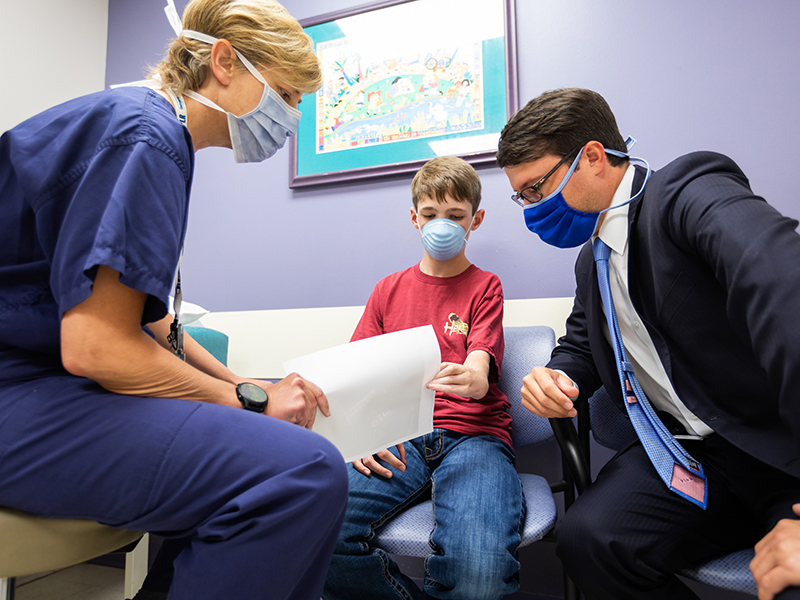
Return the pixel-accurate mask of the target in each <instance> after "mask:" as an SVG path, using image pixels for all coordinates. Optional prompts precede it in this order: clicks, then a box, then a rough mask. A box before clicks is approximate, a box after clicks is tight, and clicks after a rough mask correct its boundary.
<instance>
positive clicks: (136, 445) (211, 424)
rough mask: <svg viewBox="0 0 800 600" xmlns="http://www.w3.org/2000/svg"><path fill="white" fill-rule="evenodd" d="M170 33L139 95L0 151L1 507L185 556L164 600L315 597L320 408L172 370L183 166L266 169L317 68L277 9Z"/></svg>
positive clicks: (327, 474) (39, 129)
mask: <svg viewBox="0 0 800 600" xmlns="http://www.w3.org/2000/svg"><path fill="white" fill-rule="evenodd" d="M170 4H171V2H170ZM173 25H174V26H175V27H176V30H177V31H178V32H179V35H178V36H177V37H176V39H175V40H174V41H173V43H172V44H171V46H170V49H169V52H168V55H167V57H166V58H165V59H164V60H163V61H162V63H161V64H160V65H159V66H158V67H157V68H156V69H155V71H154V73H153V74H152V76H151V81H150V85H149V86H142V87H124V88H119V89H116V90H109V91H104V92H100V93H98V94H93V95H90V96H86V97H82V98H78V99H76V100H72V101H70V102H67V103H65V104H62V105H60V106H57V107H55V108H52V109H50V110H48V111H45V112H44V113H41V114H39V115H37V116H35V117H33V118H31V119H29V120H28V121H26V122H24V123H22V124H20V125H19V126H17V127H15V128H14V129H12V130H10V131H8V132H6V133H5V134H4V135H3V136H2V138H0V506H6V507H11V508H15V509H19V510H22V511H24V512H27V513H31V514H35V515H40V516H45V517H69V518H79V519H91V520H95V521H99V522H101V523H106V524H109V525H112V526H115V527H122V528H126V529H131V530H137V531H151V532H156V533H159V534H161V535H165V536H168V537H169V536H171V537H180V538H183V539H186V540H187V543H186V546H185V548H184V549H183V550H182V551H181V552H180V554H179V555H178V556H177V558H176V559H175V575H174V581H173V583H172V587H171V589H170V594H169V598H170V599H171V600H200V599H203V598H214V599H216V598H236V599H237V600H247V599H251V598H252V599H255V598H267V597H269V598H292V599H294V598H297V599H303V600H307V599H308V598H318V597H319V596H320V592H321V590H322V585H323V582H324V578H325V573H326V571H327V565H328V561H329V559H330V555H331V553H332V551H333V546H334V544H335V541H336V536H337V533H338V530H339V526H340V524H341V519H342V516H343V511H344V507H345V503H346V500H347V476H346V474H345V467H344V462H343V460H342V458H341V456H340V455H339V453H338V452H337V451H336V449H335V448H334V447H333V446H331V445H330V444H329V443H328V442H327V441H326V440H324V439H323V438H321V437H320V436H317V435H316V434H313V433H311V432H310V431H308V430H307V429H305V428H310V427H311V424H312V423H313V420H314V416H315V415H316V411H317V407H319V408H320V409H321V411H322V412H323V413H324V414H325V413H327V412H328V406H327V399H326V398H325V395H324V394H323V393H322V391H321V390H320V389H319V388H317V387H316V386H315V385H314V384H313V383H311V382H309V381H306V380H303V379H302V378H300V377H299V376H296V375H292V376H290V377H287V378H286V379H284V380H283V381H281V382H279V383H277V384H275V385H269V384H266V383H263V382H258V381H250V382H248V381H246V380H245V379H243V378H240V377H237V376H236V375H234V374H233V373H232V372H230V371H229V370H228V369H227V368H226V367H225V366H223V365H222V364H221V363H219V362H218V361H216V359H214V358H213V357H212V356H211V355H210V354H209V353H207V352H206V351H204V350H203V349H202V348H201V347H199V345H198V344H196V343H195V342H194V341H193V340H191V339H190V338H189V337H188V336H186V338H185V340H184V345H185V348H184V351H185V361H182V360H181V359H180V358H179V357H178V356H176V353H175V352H173V351H172V350H173V349H174V346H173V345H172V344H171V343H170V340H169V339H168V338H169V335H170V328H171V325H172V323H171V319H170V318H169V316H168V315H167V301H168V294H170V293H171V291H172V286H173V282H174V278H175V272H176V267H177V266H178V263H179V256H180V252H181V248H182V245H183V239H184V235H185V229H186V222H187V210H188V200H189V190H190V188H191V183H192V173H193V168H194V153H195V152H196V151H197V150H200V149H202V148H206V147H209V146H223V147H228V148H232V149H233V152H234V157H235V159H236V161H237V162H253V161H260V160H264V159H265V158H268V157H269V156H271V155H272V154H273V153H274V152H275V151H277V149H279V148H280V147H281V146H282V145H283V143H284V142H285V139H286V136H287V135H291V134H293V133H294V132H296V127H297V120H298V119H299V112H298V111H297V104H298V102H299V100H300V97H301V96H302V95H303V94H305V93H311V92H314V91H315V90H317V89H318V88H319V87H320V85H321V83H322V77H321V72H320V67H319V64H318V60H317V58H316V56H315V55H314V52H313V46H312V44H311V42H310V40H309V39H308V37H307V36H306V35H305V34H304V33H303V30H302V28H301V27H300V26H299V24H298V23H297V22H296V21H295V20H294V19H293V18H292V17H291V16H290V15H289V14H288V13H287V12H286V11H285V9H283V7H281V6H280V5H279V4H277V3H275V2H273V1H272V0H243V1H238V2H235V3H234V2H231V1H230V0H192V2H190V4H189V5H188V7H187V8H186V11H185V13H184V17H183V23H182V25H181V23H180V22H179V20H178V19H177V15H175V18H174V19H173ZM177 345H178V344H177V341H176V342H175V346H177ZM298 425H300V426H299V427H298Z"/></svg>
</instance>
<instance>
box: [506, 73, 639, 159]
mask: <svg viewBox="0 0 800 600" xmlns="http://www.w3.org/2000/svg"><path fill="white" fill-rule="evenodd" d="M591 141H597V142H600V143H601V144H603V147H604V148H609V149H611V150H619V151H620V152H627V148H626V147H625V140H623V139H622V135H621V134H620V132H619V128H618V127H617V120H616V119H615V118H614V113H612V112H611V108H609V106H608V103H606V101H605V99H604V98H603V97H602V96H601V95H600V94H598V93H597V92H593V91H591V90H584V89H581V88H566V89H560V90H553V91H549V92H545V93H544V94H542V95H541V96H538V97H537V98H534V99H533V100H531V101H530V102H528V104H527V105H526V106H525V107H524V108H522V109H521V110H519V111H517V113H516V114H515V115H514V116H513V117H511V119H510V120H509V122H508V123H506V126H505V127H504V128H503V131H502V132H501V133H500V143H499V145H498V148H497V164H498V165H499V166H500V167H501V168H503V167H514V166H516V165H520V164H522V163H526V162H532V161H534V160H538V159H540V158H542V157H543V156H546V155H548V154H553V155H555V156H559V157H562V158H563V157H565V156H567V155H569V154H570V153H572V152H574V151H576V150H577V149H579V148H581V147H582V146H584V145H585V144H586V143H587V142H591ZM608 160H609V162H610V163H611V164H612V165H613V166H615V167H616V166H619V165H621V164H623V163H624V162H625V161H626V160H627V159H624V158H619V157H618V156H611V155H609V156H608Z"/></svg>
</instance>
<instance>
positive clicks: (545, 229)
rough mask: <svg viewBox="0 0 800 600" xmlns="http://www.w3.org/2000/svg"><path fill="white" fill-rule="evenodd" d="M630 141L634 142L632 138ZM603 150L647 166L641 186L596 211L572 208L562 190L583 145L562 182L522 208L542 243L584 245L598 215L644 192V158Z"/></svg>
mask: <svg viewBox="0 0 800 600" xmlns="http://www.w3.org/2000/svg"><path fill="white" fill-rule="evenodd" d="M629 140H630V138H629ZM632 142H633V143H635V140H633V141H632ZM633 143H629V146H628V148H630V147H632V146H633ZM605 152H606V154H612V155H614V156H619V157H621V158H629V159H630V160H638V161H641V162H643V163H644V164H645V165H646V166H647V175H646V176H645V180H644V183H643V184H642V187H641V189H640V190H639V191H638V192H636V194H635V195H634V196H632V197H631V199H630V200H628V201H626V202H622V203H621V204H618V205H617V206H610V207H608V208H606V209H604V210H601V211H599V212H591V213H587V212H582V211H580V210H578V209H576V208H573V207H571V206H570V205H569V204H567V202H566V201H565V200H564V196H563V194H562V193H561V190H563V189H564V186H565V185H567V181H569V178H570V177H572V173H574V172H575V169H576V167H577V166H578V161H579V160H580V158H581V154H582V153H583V148H581V150H580V152H578V156H576V157H575V160H574V161H573V162H572V165H571V166H570V168H569V171H567V175H566V176H565V177H564V180H563V181H562V182H561V185H559V186H558V188H557V189H556V190H555V191H554V192H553V193H552V194H550V195H549V196H547V197H545V198H542V199H541V200H540V201H539V202H537V203H536V204H530V205H528V206H526V207H525V208H524V210H523V214H524V216H525V225H526V226H527V227H528V229H529V230H531V231H532V232H533V233H535V234H536V235H538V236H539V237H540V238H541V239H542V241H543V242H546V243H548V244H550V245H551V246H556V247H557V248H574V247H575V246H580V245H581V244H585V243H586V242H588V241H589V239H590V238H591V237H592V234H593V233H594V230H595V228H596V227H597V221H598V220H599V219H600V215H601V214H603V213H604V212H606V211H609V210H613V209H615V208H620V207H621V206H625V205H626V204H629V203H631V202H633V201H634V200H636V198H638V197H639V196H640V195H641V194H642V192H644V187H645V186H646V185H647V180H648V179H650V165H649V164H648V163H647V161H646V160H644V159H642V158H634V157H631V156H629V155H628V154H626V153H624V152H619V151H617V150H609V149H608V148H606V150H605Z"/></svg>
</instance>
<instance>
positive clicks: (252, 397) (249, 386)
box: [237, 383, 267, 404]
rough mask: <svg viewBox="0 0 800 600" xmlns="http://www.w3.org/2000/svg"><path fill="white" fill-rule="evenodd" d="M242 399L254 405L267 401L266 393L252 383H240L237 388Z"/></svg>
mask: <svg viewBox="0 0 800 600" xmlns="http://www.w3.org/2000/svg"><path fill="white" fill-rule="evenodd" d="M237 389H238V390H239V393H240V394H241V395H242V397H243V398H245V399H246V400H248V401H250V402H254V403H256V404H262V403H263V402H265V401H266V400H267V392H265V391H264V390H263V389H262V388H260V387H258V386H257V385H255V384H254V383H240V384H239V386H238V388H237Z"/></svg>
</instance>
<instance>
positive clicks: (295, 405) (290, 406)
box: [247, 373, 331, 429]
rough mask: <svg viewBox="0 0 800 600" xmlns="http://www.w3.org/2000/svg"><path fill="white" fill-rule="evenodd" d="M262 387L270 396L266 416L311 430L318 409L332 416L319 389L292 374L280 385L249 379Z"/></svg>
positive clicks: (326, 400)
mask: <svg viewBox="0 0 800 600" xmlns="http://www.w3.org/2000/svg"><path fill="white" fill-rule="evenodd" d="M247 381H250V382H252V383H255V384H256V385H259V386H261V387H262V388H264V389H265V390H266V391H267V394H268V395H269V402H268V403H267V410H266V412H265V414H266V415H267V416H270V417H275V418H276V419H281V420H282V421H289V422H290V423H294V424H296V425H300V426H301V427H305V428H306V429H311V428H312V427H313V425H314V419H316V417H317V407H319V409H320V410H321V411H322V414H323V415H325V416H326V417H330V416H331V411H330V407H329V406H328V398H327V397H326V396H325V394H324V393H323V392H322V390H321V389H319V387H317V386H316V385H314V384H313V383H311V382H310V381H308V380H307V379H303V378H302V377H300V375H298V374H297V373H292V374H290V375H288V376H287V377H284V378H283V379H281V380H280V381H279V382H278V383H274V384H269V383H268V382H265V381H258V380H256V379H248V380H247Z"/></svg>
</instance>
